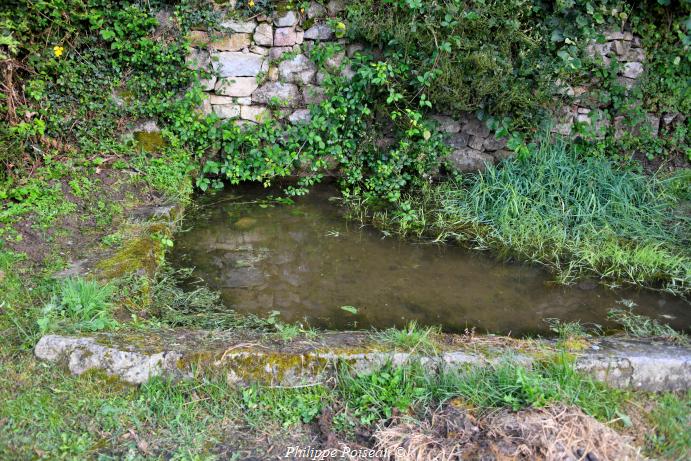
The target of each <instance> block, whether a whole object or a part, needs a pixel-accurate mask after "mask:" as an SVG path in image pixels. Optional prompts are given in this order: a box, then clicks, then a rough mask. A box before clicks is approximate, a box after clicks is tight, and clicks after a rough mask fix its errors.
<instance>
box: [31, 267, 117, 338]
mask: <svg viewBox="0 0 691 461" xmlns="http://www.w3.org/2000/svg"><path fill="white" fill-rule="evenodd" d="M112 294H113V287H112V286H110V285H101V284H99V283H98V282H97V281H95V280H87V279H83V278H81V277H74V278H68V279H65V280H63V281H62V283H61V284H60V285H59V287H58V288H57V290H56V293H55V294H54V296H53V298H52V300H51V301H50V302H49V303H48V304H46V306H45V307H44V308H43V310H42V312H41V316H40V317H39V319H38V320H37V323H38V326H39V328H40V330H41V332H42V333H45V332H47V331H54V330H58V329H64V330H69V331H72V330H74V331H99V330H105V329H110V328H115V327H116V326H117V324H118V323H117V321H116V320H115V319H114V318H113V316H112V313H111V307H112V306H111V297H112Z"/></svg>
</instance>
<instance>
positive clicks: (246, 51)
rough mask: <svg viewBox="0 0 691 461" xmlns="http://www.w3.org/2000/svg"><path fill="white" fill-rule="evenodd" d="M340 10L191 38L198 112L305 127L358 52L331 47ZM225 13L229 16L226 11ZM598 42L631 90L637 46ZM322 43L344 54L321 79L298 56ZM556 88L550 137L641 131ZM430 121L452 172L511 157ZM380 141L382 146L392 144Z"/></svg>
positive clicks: (674, 117)
mask: <svg viewBox="0 0 691 461" xmlns="http://www.w3.org/2000/svg"><path fill="white" fill-rule="evenodd" d="M231 4H232V2H231ZM344 9H345V2H344V1H335V0H332V1H330V2H328V3H326V4H325V5H324V4H321V3H317V2H311V3H310V5H309V7H308V8H306V9H305V10H302V11H293V10H290V11H285V12H282V13H277V15H276V16H275V17H268V16H264V15H259V16H257V17H255V18H252V19H248V20H242V19H227V20H226V21H224V22H222V23H221V27H222V32H221V33H216V32H214V33H209V32H207V31H203V30H193V31H191V32H190V35H189V38H190V42H191V44H192V46H193V47H192V49H191V50H190V53H189V56H188V57H187V64H188V66H189V67H190V68H191V69H195V70H199V71H203V72H202V73H201V76H202V78H201V84H202V88H203V89H204V91H206V92H208V95H209V97H208V99H207V100H206V101H205V102H204V104H203V106H202V108H201V110H202V111H203V112H204V113H207V114H209V113H215V114H216V115H217V116H218V117H219V118H221V119H234V120H235V123H238V124H246V123H262V122H264V121H265V120H268V119H270V118H272V117H273V118H275V119H279V120H284V121H286V122H289V123H305V122H309V120H310V112H309V110H308V107H309V105H310V104H318V103H319V102H321V101H323V100H324V97H325V91H324V89H323V88H322V86H321V85H322V83H323V82H324V79H325V77H326V73H325V72H328V73H332V74H340V75H344V76H346V77H350V76H352V75H353V71H352V69H351V68H350V66H349V65H348V60H347V57H352V56H353V55H354V54H355V53H357V52H359V51H361V50H363V49H364V47H363V46H362V45H361V44H357V43H345V41H344V40H342V39H337V38H336V35H335V33H334V31H333V30H332V29H331V27H330V26H329V19H332V18H335V17H338V15H339V14H342V12H343V10H344ZM229 13H230V14H232V6H231V11H229ZM604 38H605V40H604V41H603V42H602V43H598V42H593V43H591V44H590V45H589V46H588V48H587V53H588V54H589V55H590V56H591V57H593V58H595V59H597V60H601V61H602V63H603V64H604V65H609V64H610V63H611V61H612V60H616V61H617V62H618V63H619V69H620V70H619V76H618V78H619V80H620V82H621V83H622V84H623V85H624V86H626V87H627V88H631V87H632V86H633V85H634V84H635V82H636V80H637V79H639V78H640V76H641V75H642V74H643V71H644V63H645V51H644V50H643V49H642V48H641V42H640V39H639V38H638V37H635V36H633V35H632V34H631V33H630V32H621V31H611V32H607V33H606V34H604ZM328 42H337V43H340V44H341V45H343V47H344V48H345V50H346V51H345V52H340V53H337V54H336V55H334V56H332V57H331V58H329V59H328V60H327V62H326V63H325V71H319V70H318V69H317V67H316V66H315V64H314V63H313V62H312V61H311V60H310V59H309V57H308V56H307V55H306V54H305V51H307V50H309V49H310V48H311V47H313V46H314V45H315V44H316V43H328ZM556 83H557V85H556V86H557V95H556V96H561V97H564V99H565V100H567V101H570V102H569V103H568V104H566V105H564V106H562V107H561V108H560V109H559V110H558V111H557V113H556V114H555V119H556V123H555V125H554V128H553V131H554V132H555V133H560V134H562V135H567V136H569V135H570V136H575V135H576V131H577V130H576V124H577V123H581V124H584V125H588V126H591V127H592V128H594V131H595V133H596V135H598V136H603V135H604V133H605V131H606V130H608V129H610V128H611V127H614V128H615V136H618V137H620V136H621V135H622V134H623V133H625V132H626V130H638V131H641V129H642V128H643V127H642V126H639V127H634V128H630V127H627V126H626V124H625V123H624V116H623V115H620V116H616V117H614V118H612V119H610V118H608V115H607V113H606V111H604V110H603V109H604V107H603V106H600V105H599V103H598V102H597V101H595V99H596V98H593V97H592V94H591V91H590V88H589V87H588V86H587V85H583V86H578V87H571V86H568V85H564V84H561V83H560V82H556ZM680 117H681V119H682V120H683V115H681V114H662V116H660V115H655V114H649V115H648V117H647V125H648V126H649V132H650V133H651V134H652V135H653V136H657V134H658V132H659V130H660V129H661V128H667V127H669V126H671V125H672V124H674V123H678V122H679V121H680ZM432 118H433V119H434V120H435V121H436V122H437V123H438V127H439V129H440V130H441V131H442V132H443V133H444V134H445V136H446V140H447V143H448V145H449V146H450V147H451V148H452V152H451V154H450V155H449V157H448V161H449V163H450V164H451V165H453V166H454V167H455V168H457V169H458V170H460V171H463V172H469V171H478V170H482V169H484V168H485V166H486V165H487V164H490V163H496V162H498V161H500V160H502V159H504V158H506V157H508V156H510V155H511V154H512V152H511V151H510V150H508V149H507V148H506V141H507V140H506V139H497V138H496V137H495V136H494V134H493V133H491V132H490V131H489V130H488V129H487V127H486V125H485V124H484V123H483V122H482V121H480V120H479V119H478V118H477V117H476V116H475V115H474V114H473V113H462V114H447V115H435V116H432ZM380 141H381V142H380V143H379V144H380V145H382V146H386V145H389V144H391V142H392V141H391V140H388V139H382V140H380Z"/></svg>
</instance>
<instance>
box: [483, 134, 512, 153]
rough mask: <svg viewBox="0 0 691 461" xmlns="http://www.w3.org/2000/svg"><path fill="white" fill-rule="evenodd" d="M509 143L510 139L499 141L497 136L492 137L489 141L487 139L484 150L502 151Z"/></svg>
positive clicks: (500, 139)
mask: <svg viewBox="0 0 691 461" xmlns="http://www.w3.org/2000/svg"><path fill="white" fill-rule="evenodd" d="M507 142H508V138H499V139H497V138H496V137H495V136H493V135H490V136H489V137H488V138H487V139H485V142H483V143H482V148H483V149H484V150H487V151H495V150H500V149H503V148H505V147H506V143H507Z"/></svg>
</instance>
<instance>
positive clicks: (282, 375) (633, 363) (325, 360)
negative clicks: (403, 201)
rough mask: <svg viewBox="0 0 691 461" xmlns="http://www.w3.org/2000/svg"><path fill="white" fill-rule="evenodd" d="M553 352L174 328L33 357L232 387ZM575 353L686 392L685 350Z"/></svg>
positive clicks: (533, 347) (513, 345)
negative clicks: (339, 368)
mask: <svg viewBox="0 0 691 461" xmlns="http://www.w3.org/2000/svg"><path fill="white" fill-rule="evenodd" d="M267 338H269V339H267ZM554 351H555V349H554V343H553V342H550V341H519V340H509V339H508V338H478V339H476V340H470V341H464V342H463V343H462V344H461V345H454V341H453V340H451V341H448V342H447V345H445V346H443V347H442V350H440V351H439V352H438V354H435V355H419V354H414V353H411V352H408V351H401V350H395V349H392V348H391V347H390V346H387V345H383V344H380V343H377V342H376V341H374V340H373V339H372V338H371V336H370V335H368V334H366V333H353V332H347V333H345V332H327V333H324V334H323V335H322V338H321V339H320V340H319V341H293V342H283V341H278V340H273V339H270V337H268V336H263V337H262V336H257V337H248V336H237V335H235V334H233V333H230V332H228V333H218V332H209V331H176V330H174V331H163V332H156V333H146V334H143V333H136V334H130V335H128V336H126V337H124V336H122V335H113V334H110V335H109V334H98V335H94V336H92V337H84V338H78V337H71V336H58V335H48V336H44V337H43V338H41V340H40V341H39V342H38V344H37V345H36V348H35V354H36V357H38V358H39V359H41V360H46V361H49V362H53V363H58V364H61V365H63V366H66V367H67V369H68V370H69V371H70V372H71V373H73V374H76V375H80V374H82V373H84V372H87V371H89V370H98V371H101V372H105V373H106V374H107V375H109V376H112V377H117V378H119V379H121V380H123V381H125V382H128V383H132V384H141V383H143V382H146V381H147V380H149V379H150V378H152V377H154V376H165V377H169V378H173V379H180V378H192V377H194V376H199V374H205V373H210V374H211V373H212V374H219V373H220V374H223V375H225V377H226V379H227V380H228V381H229V382H231V383H234V384H238V385H246V384H250V383H262V384H268V385H282V386H295V385H303V384H313V383H318V382H324V381H327V380H328V379H330V378H331V377H333V375H334V373H335V370H336V365H337V364H338V363H339V362H342V363H347V364H349V365H350V366H352V367H353V369H354V370H356V371H358V372H368V371H373V370H376V369H377V368H379V367H381V366H383V365H384V364H386V363H388V362H392V363H393V364H394V365H396V364H402V363H405V362H406V361H408V360H410V359H413V358H415V359H417V360H420V361H421V362H422V363H423V364H424V365H425V366H426V367H428V368H429V369H430V370H431V371H435V370H439V369H440V368H442V367H447V368H448V367H450V368H456V369H457V368H462V367H467V366H486V365H490V364H492V363H496V362H497V361H498V360H500V359H501V358H502V357H504V356H505V355H506V354H507V353H511V354H512V355H513V356H514V357H515V358H516V359H517V360H519V361H520V362H522V363H525V364H526V365H528V366H529V365H530V363H531V362H533V361H535V360H537V359H538V358H544V356H545V353H549V352H554ZM573 354H574V356H575V366H576V368H577V369H578V370H580V371H582V372H585V373H588V374H590V375H591V376H593V377H594V378H596V379H598V380H600V381H603V382H606V383H608V384H609V385H611V386H613V387H617V388H632V389H641V390H648V391H663V390H685V389H689V388H691V348H689V347H687V346H678V345H673V344H669V343H665V342H659V341H651V340H646V341H643V340H633V339H618V338H606V339H600V340H597V341H593V342H591V343H590V344H589V347H588V348H586V349H585V350H583V351H579V352H573Z"/></svg>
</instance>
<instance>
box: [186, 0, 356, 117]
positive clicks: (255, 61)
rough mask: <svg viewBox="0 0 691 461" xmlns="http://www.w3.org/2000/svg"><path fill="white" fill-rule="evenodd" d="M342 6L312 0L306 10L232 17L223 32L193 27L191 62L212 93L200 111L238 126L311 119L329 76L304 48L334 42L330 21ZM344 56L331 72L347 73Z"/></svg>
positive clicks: (331, 65)
mask: <svg viewBox="0 0 691 461" xmlns="http://www.w3.org/2000/svg"><path fill="white" fill-rule="evenodd" d="M343 9H344V4H343V2H335V1H332V2H329V3H328V4H327V5H326V6H324V5H321V4H319V3H316V2H314V3H312V4H311V5H310V7H309V8H308V9H307V10H306V11H305V12H303V13H302V14H301V13H299V12H297V11H286V12H283V13H281V14H278V15H277V16H276V17H273V18H271V17H267V16H258V17H256V18H253V19H249V20H240V19H228V20H226V21H224V22H222V23H221V27H222V30H223V32H222V33H220V34H217V33H209V32H207V31H203V30H193V31H191V32H190V35H189V38H190V42H191V44H192V49H191V50H190V53H189V55H188V57H187V65H188V67H189V68H191V69H193V70H199V71H202V72H201V74H200V75H201V77H202V79H201V83H202V88H203V90H204V91H206V92H208V99H206V100H205V102H204V104H203V106H202V108H201V110H202V111H203V112H204V113H206V114H210V113H215V114H216V115H217V116H218V117H219V118H221V119H234V120H236V123H239V124H243V123H262V122H263V121H265V120H267V119H268V118H271V117H275V118H278V119H285V120H287V121H289V122H291V123H300V122H306V121H309V119H310V114H309V110H308V109H307V107H308V105H309V104H316V103H319V102H321V101H322V100H323V99H324V89H323V88H321V87H320V86H319V85H320V84H321V83H322V82H323V80H324V78H325V75H323V74H321V73H318V72H317V67H316V66H315V65H314V63H313V62H312V61H311V60H310V59H309V58H308V57H307V56H306V55H305V54H304V51H305V50H309V49H310V48H311V47H312V46H314V43H316V42H324V41H334V40H336V38H335V34H334V32H333V31H332V30H331V27H329V25H328V22H327V21H328V19H329V18H330V17H334V16H336V15H338V14H339V13H340V12H342V11H343ZM305 24H309V25H310V26H309V27H307V28H306V27H304V26H305ZM344 56H345V55H344V54H340V55H339V56H337V57H336V58H335V59H331V60H330V62H329V63H328V71H329V72H332V73H339V72H345V73H346V74H345V75H349V73H350V72H352V71H350V70H349V68H347V64H345V63H344ZM271 108H280V109H281V110H274V111H272V110H270V109H271Z"/></svg>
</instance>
